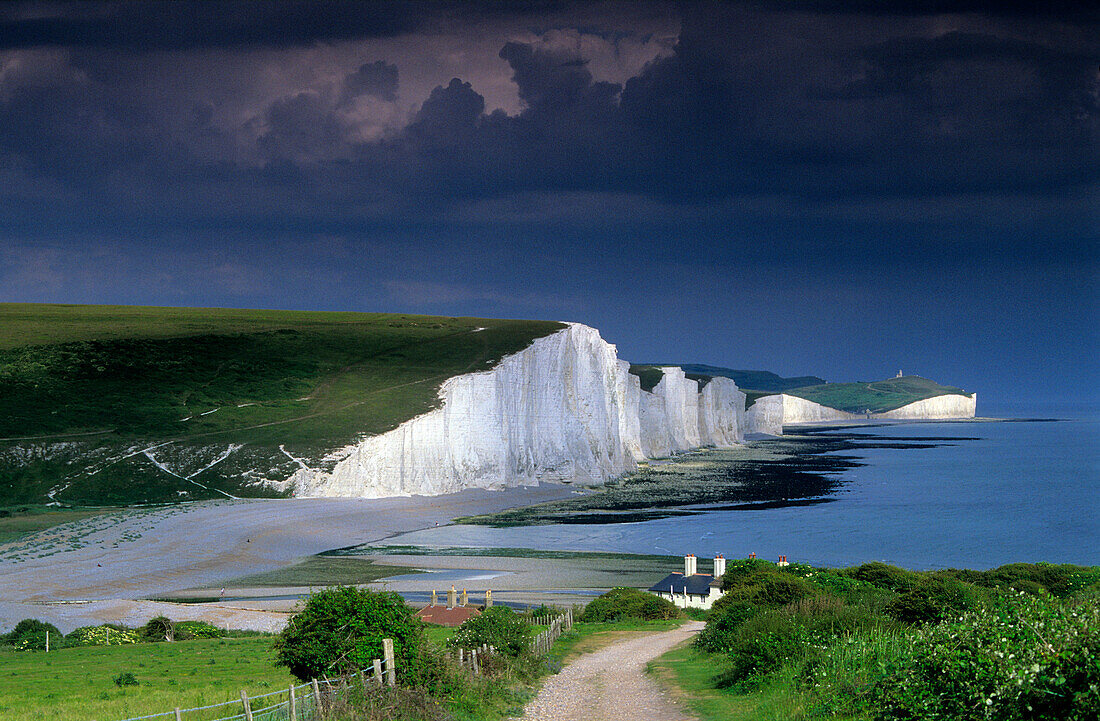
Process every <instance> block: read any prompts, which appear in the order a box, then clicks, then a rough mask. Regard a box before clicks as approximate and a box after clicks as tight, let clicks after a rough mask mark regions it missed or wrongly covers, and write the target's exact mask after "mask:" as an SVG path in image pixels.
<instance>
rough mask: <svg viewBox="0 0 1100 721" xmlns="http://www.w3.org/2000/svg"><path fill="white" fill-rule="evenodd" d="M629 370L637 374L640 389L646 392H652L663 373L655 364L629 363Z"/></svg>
mask: <svg viewBox="0 0 1100 721" xmlns="http://www.w3.org/2000/svg"><path fill="white" fill-rule="evenodd" d="M630 372H631V374H633V375H636V376H638V380H639V381H640V382H641V384H642V390H643V391H646V392H652V391H653V389H654V388H656V387H657V384H658V383H660V382H661V378H663V377H664V375H665V374H664V372H663V371H662V370H661V369H660V367H659V366H655V365H631V366H630Z"/></svg>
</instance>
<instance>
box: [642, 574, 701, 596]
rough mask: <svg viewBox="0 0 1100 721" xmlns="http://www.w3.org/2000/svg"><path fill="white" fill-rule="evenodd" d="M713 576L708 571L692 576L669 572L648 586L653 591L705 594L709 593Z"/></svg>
mask: <svg viewBox="0 0 1100 721" xmlns="http://www.w3.org/2000/svg"><path fill="white" fill-rule="evenodd" d="M712 581H714V576H712V575H710V574H709V573H696V574H695V575H694V576H687V577H686V578H685V577H684V574H682V573H670V574H668V575H667V576H665V577H664V578H662V579H661V580H660V581H658V582H657V583H655V584H653V586H651V587H650V589H649V590H650V591H653V592H654V593H668V592H669V589H670V588H671V589H672V592H673V593H690V594H694V595H697V596H706V595H707V594H709V593H710V586H711V582H712Z"/></svg>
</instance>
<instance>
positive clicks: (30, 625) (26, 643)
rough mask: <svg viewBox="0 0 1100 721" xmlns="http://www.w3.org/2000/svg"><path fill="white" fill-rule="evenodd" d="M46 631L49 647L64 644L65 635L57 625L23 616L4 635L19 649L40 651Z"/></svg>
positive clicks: (44, 644) (7, 640)
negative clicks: (48, 636) (48, 635)
mask: <svg viewBox="0 0 1100 721" xmlns="http://www.w3.org/2000/svg"><path fill="white" fill-rule="evenodd" d="M47 632H49V634H50V646H51V647H56V648H60V647H61V646H62V645H63V644H64V639H65V635H64V634H63V633H61V631H59V630H58V629H57V626H54V625H53V624H52V623H46V622H44V621H39V620H38V619H36V618H25V619H23V620H22V621H20V622H19V623H17V624H15V628H14V629H12V632H11V633H9V634H8V635H7V636H6V637H5V641H6V642H7V643H9V644H11V645H12V646H15V648H16V649H17V650H19V651H42V650H45V648H46V633H47Z"/></svg>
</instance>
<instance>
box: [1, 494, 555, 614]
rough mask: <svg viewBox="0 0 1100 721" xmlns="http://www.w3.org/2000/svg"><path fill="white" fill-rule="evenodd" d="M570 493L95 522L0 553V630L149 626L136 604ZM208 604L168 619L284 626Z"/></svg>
mask: <svg viewBox="0 0 1100 721" xmlns="http://www.w3.org/2000/svg"><path fill="white" fill-rule="evenodd" d="M572 493H573V490H572V489H571V488H569V487H568V486H561V485H542V486H539V487H536V488H512V489H507V490H503V491H482V490H468V491H463V492H461V493H455V494H450V495H446V496H435V497H406V498H382V499H292V500H254V501H245V500H240V501H212V502H205V503H197V504H189V505H186V506H176V507H170V508H161V509H149V510H134V511H123V512H119V513H110V514H105V515H103V516H96V517H93V518H88V519H84V520H81V521H76V522H74V523H68V524H64V525H61V526H56V527H54V528H50V529H47V530H46V531H42V532H40V533H37V534H34V535H33V536H29V537H25V538H23V539H20V540H18V541H14V542H11V543H7V544H2V545H0V630H8V629H10V628H11V627H12V626H14V625H15V623H17V622H18V621H19V620H20V619H22V618H28V617H33V618H39V619H42V620H44V621H49V622H51V623H54V624H56V625H57V626H58V628H60V629H61V630H62V631H64V632H68V631H70V630H72V629H73V628H75V627H77V626H82V625H87V624H94V623H103V622H105V621H117V622H125V623H127V624H134V623H143V622H144V621H146V620H148V619H149V618H150V617H152V616H153V615H156V614H157V613H162V612H164V611H163V610H158V609H157V607H156V606H155V605H150V604H151V602H148V601H141V600H139V599H144V598H156V597H164V596H167V595H169V594H172V593H173V592H178V591H180V590H181V589H190V588H196V587H204V586H205V587H210V586H214V587H217V586H218V585H219V584H224V583H225V582H227V581H229V580H231V579H233V578H240V577H242V576H245V575H248V574H252V573H259V572H263V571H270V570H274V569H276V568H282V567H285V566H289V565H292V564H293V563H295V562H297V561H299V560H301V559H303V558H305V557H307V556H310V555H313V554H316V553H320V552H322V551H326V550H330V549H333V548H341V547H345V546H351V545H356V544H362V543H371V542H377V541H380V540H383V539H386V538H389V537H391V536H394V535H396V534H399V533H405V532H409V531H414V530H418V529H426V528H433V527H435V526H437V525H445V524H447V523H449V522H450V521H451V519H453V518H455V517H457V516H466V515H473V514H479V513H491V512H494V511H499V510H503V509H507V508H514V507H517V506H525V505H529V504H532V503H540V502H543V501H550V500H556V499H561V498H566V497H569V496H570V495H571V494H572ZM59 601H69V602H72V601H85V602H88V601H94V602H95V603H65V604H58V603H57V602H59ZM108 601H109V602H110V603H106V602H108ZM219 606H221V604H219ZM203 608H204V607H203V606H194V605H192V606H190V607H189V606H188V605H178V606H177V605H173V606H171V609H172V613H169V614H167V615H170V616H172V617H173V618H179V619H184V618H193V617H194V618H200V617H201V618H208V617H209V618H212V619H219V620H222V621H223V622H225V623H232V625H235V626H237V627H244V628H259V627H264V628H266V627H268V626H270V625H271V624H272V623H273V622H275V621H276V620H277V619H273V618H272V617H269V616H265V615H260V616H257V617H256V618H254V619H251V620H250V619H249V618H248V617H247V616H246V615H244V614H236V616H234V612H232V611H230V610H226V607H224V606H222V607H221V608H211V609H209V614H208V615H204V614H206V612H204V611H203ZM264 613H266V612H264ZM192 614H198V615H192Z"/></svg>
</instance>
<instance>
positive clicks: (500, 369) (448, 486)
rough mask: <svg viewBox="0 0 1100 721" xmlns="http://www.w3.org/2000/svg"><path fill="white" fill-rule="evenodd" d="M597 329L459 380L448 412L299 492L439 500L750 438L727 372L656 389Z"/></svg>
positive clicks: (448, 395) (561, 335)
mask: <svg viewBox="0 0 1100 721" xmlns="http://www.w3.org/2000/svg"><path fill="white" fill-rule="evenodd" d="M629 368H630V366H629V364H628V363H627V362H626V361H622V360H619V358H618V356H617V354H616V350H615V346H613V345H611V344H610V343H607V342H606V341H604V340H603V339H602V338H601V337H600V334H599V332H598V331H596V330H595V329H594V328H589V327H588V326H584V325H580V324H578V323H571V324H568V327H567V328H565V329H564V330H561V331H558V332H556V333H553V334H551V335H548V336H545V337H543V338H539V339H537V340H535V341H534V342H533V343H532V344H531V345H530V346H528V347H527V348H525V349H524V350H522V351H520V352H519V353H515V354H513V355H510V356H507V357H505V358H504V359H503V360H501V361H500V362H499V363H498V364H497V365H496V366H494V367H493V368H492V369H491V370H488V371H484V372H480V373H469V374H465V375H460V376H455V377H453V378H450V379H448V380H447V381H445V382H444V383H443V385H442V386H441V387H440V389H439V397H440V401H441V404H440V407H439V408H437V409H435V410H433V411H429V412H428V413H425V414H423V415H421V416H417V417H416V418H413V419H411V420H409V421H406V422H405V423H402V424H401V425H400V426H398V427H397V428H395V429H394V430H392V431H389V432H387V433H383V434H381V435H378V436H371V437H368V438H364V439H363V440H361V441H360V442H358V443H356V444H354V445H351V446H348V447H346V448H343V449H341V450H340V451H338V452H337V453H336V454H334V457H335V460H336V463H335V466H334V467H333V468H332V470H331V471H325V470H322V469H315V468H308V467H305V468H301V469H300V470H298V471H297V472H296V473H295V474H294V475H293V476H292V477H291V479H290V480H291V481H292V482H293V483H294V485H295V487H296V489H297V494H298V495H300V496H351V497H362V498H377V497H383V496H395V495H413V494H415V495H437V494H441V493H451V492H455V491H459V490H462V489H464V488H502V487H506V486H518V485H533V484H536V483H538V482H541V481H558V482H574V481H576V482H581V483H586V484H597V483H602V482H604V481H606V480H608V479H610V478H614V477H616V476H620V475H622V474H623V473H626V472H628V471H631V470H634V469H635V468H636V467H637V463H638V461H640V460H643V459H645V458H647V457H661V456H667V455H669V454H671V453H675V452H678V451H685V450H689V449H691V448H696V447H699V446H720V447H725V446H731V445H734V444H737V443H740V442H741V441H742V440H743V439H744V431H745V411H744V408H745V395H744V394H743V393H741V391H739V390H738V389H737V385H736V384H735V383H734V382H733V381H732V380H730V379H728V378H714V379H712V380H710V381H709V382H707V383H706V385H705V386H704V388H703V389H702V391H701V392H700V389H699V384H698V383H697V382H696V381H694V380H690V379H688V378H686V377H685V376H684V372H683V371H682V370H681V369H680V368H678V367H668V368H663V369H662V372H663V377H662V379H661V381H660V382H659V383H658V384H657V386H656V387H655V388H654V389H653V392H652V393H650V392H646V391H643V390H642V389H641V386H640V382H639V379H638V377H637V376H634V375H632V374H631V373H630V371H629Z"/></svg>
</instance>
